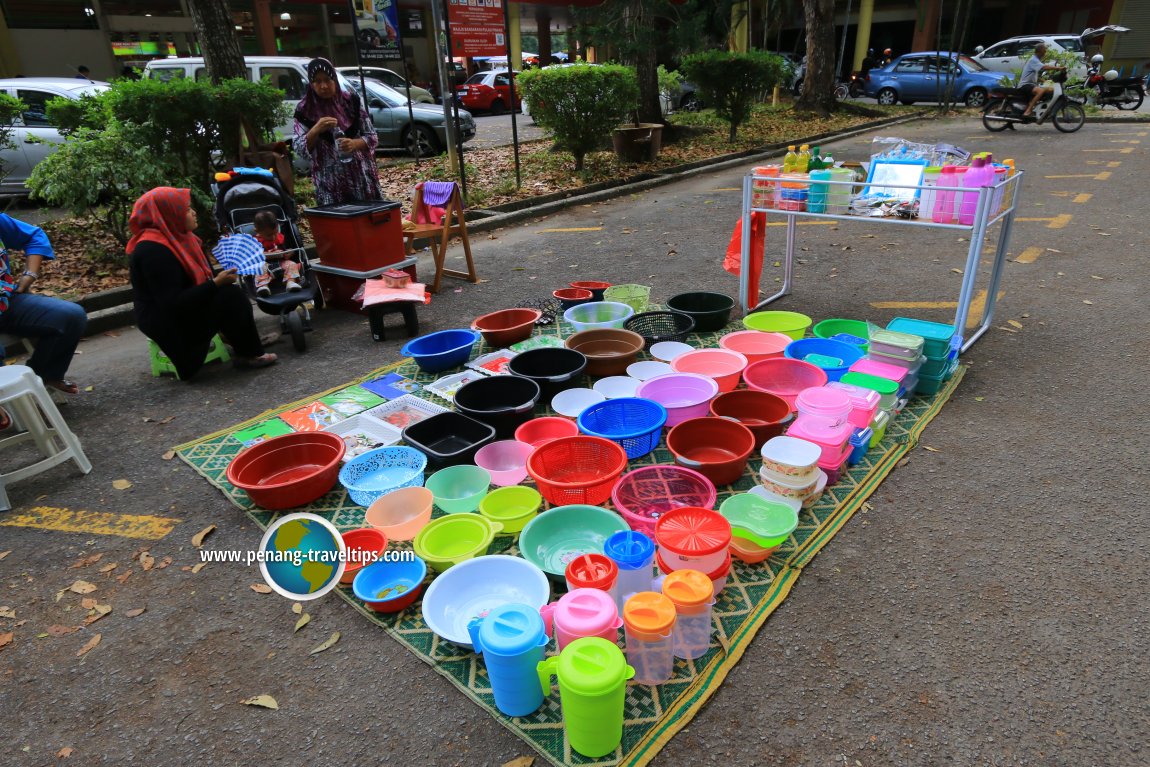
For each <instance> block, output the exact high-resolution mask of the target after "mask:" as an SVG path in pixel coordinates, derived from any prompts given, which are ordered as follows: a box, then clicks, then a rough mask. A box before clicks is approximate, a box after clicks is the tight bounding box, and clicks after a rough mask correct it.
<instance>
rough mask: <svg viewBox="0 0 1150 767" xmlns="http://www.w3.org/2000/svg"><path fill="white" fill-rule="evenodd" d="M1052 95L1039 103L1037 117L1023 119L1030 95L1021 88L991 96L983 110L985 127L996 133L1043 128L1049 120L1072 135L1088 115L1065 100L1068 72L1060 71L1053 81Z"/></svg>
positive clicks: (1067, 99) (1034, 114) (1000, 91)
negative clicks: (1023, 127)
mask: <svg viewBox="0 0 1150 767" xmlns="http://www.w3.org/2000/svg"><path fill="white" fill-rule="evenodd" d="M1051 81H1052V82H1053V84H1054V87H1053V92H1052V93H1049V94H1047V96H1046V97H1045V98H1044V99H1042V101H1040V102H1038V104H1037V105H1035V107H1034V113H1033V114H1032V115H1030V116H1029V117H1023V116H1022V115H1023V112H1025V111H1026V105H1027V104H1029V103H1030V95H1029V94H1028V93H1027V92H1026V91H1024V90H1021V89H1019V88H1003V89H1000V90H996V91H994V92H992V93H991V94H990V100H989V101H988V102H987V104H986V106H985V107H984V108H983V110H982V127H984V128H986V129H987V130H988V131H993V132H995V133H997V132H998V131H1001V130H1006V129H1007V128H1010V129H1012V130H1013V129H1014V126H1015V125H1019V124H1027V123H1034V124H1036V125H1042V124H1044V123H1045V122H1046V121H1047V120H1050V121H1051V122H1053V123H1054V127H1055V128H1056V129H1057V130H1059V131H1061V132H1062V133H1073V132H1074V131H1076V130H1078V129H1079V128H1081V127H1082V126H1083V125H1084V124H1085V123H1086V111H1085V110H1084V109H1083V108H1082V105H1081V104H1079V103H1078V102H1076V101H1072V100H1070V99H1069V98H1067V97H1066V94H1065V92H1063V90H1062V84H1063V83H1065V82H1066V70H1065V69H1061V70H1058V71H1056V72H1055V73H1054V76H1053V77H1051Z"/></svg>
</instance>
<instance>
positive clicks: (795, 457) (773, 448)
mask: <svg viewBox="0 0 1150 767" xmlns="http://www.w3.org/2000/svg"><path fill="white" fill-rule="evenodd" d="M820 455H822V449H821V448H820V447H819V446H818V445H816V444H815V443H813V442H809V441H808V440H805V439H799V438H798V437H794V436H782V437H774V438H772V439H769V440H767V441H766V442H765V443H764V444H763V449H762V456H763V467H762V468H763V469H764V470H766V471H769V472H771V473H772V474H774V475H777V476H780V477H794V478H795V479H801V480H810V478H811V477H812V476H813V475H814V472H815V468H816V467H817V465H818V462H819V456H820Z"/></svg>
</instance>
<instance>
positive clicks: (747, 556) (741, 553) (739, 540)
mask: <svg viewBox="0 0 1150 767" xmlns="http://www.w3.org/2000/svg"><path fill="white" fill-rule="evenodd" d="M781 545H782V544H779V546H781ZM779 546H771V547H770V548H764V547H763V546H759V545H757V544H755V543H752V542H751V541H748V540H747V539H746V538H743V537H741V536H738V535H733V536H731V545H730V547H729V548H730V550H731V556H733V557H734V558H735V559H738V560H739V561H740V562H745V563H746V564H748V565H756V564H758V563H759V562H763V561H765V560H767V559H770V558H771V554H774V553H775V552H776V551H778V550H779Z"/></svg>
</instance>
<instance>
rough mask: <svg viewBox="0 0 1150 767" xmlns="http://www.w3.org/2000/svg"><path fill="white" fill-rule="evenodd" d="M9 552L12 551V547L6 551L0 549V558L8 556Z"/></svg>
mask: <svg viewBox="0 0 1150 767" xmlns="http://www.w3.org/2000/svg"><path fill="white" fill-rule="evenodd" d="M11 553H12V549H8V550H7V551H0V559H3V558H4V557H6V556H8V555H9V554H11Z"/></svg>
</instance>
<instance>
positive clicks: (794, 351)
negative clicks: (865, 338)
mask: <svg viewBox="0 0 1150 767" xmlns="http://www.w3.org/2000/svg"><path fill="white" fill-rule="evenodd" d="M783 355H784V356H785V357H789V358H790V359H793V360H807V361H810V360H809V358H810V357H811V356H812V355H818V356H819V357H826V358H828V359H837V360H839V361H840V363H841V364H838V365H831V364H820V365H818V366H819V367H821V368H822V369H823V370H824V371H826V374H827V379H828V380H830V381H838V380H839V379H840V378H842V377H843V374H844V373H846V372H847V371H848V370H850V367H851V365H853V364H855V363H856V362H858V361H859V360H860V359H862V356H863V349H862V347H860V346H855V345H854V344H848V343H844V342H843V341H834V340H831V339H829V338H803V339H800V340H798V341H792V342H791V343H790V344H788V345H787V348H786V350H785V351H784V352H783ZM819 385H820V386H821V384H819Z"/></svg>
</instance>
